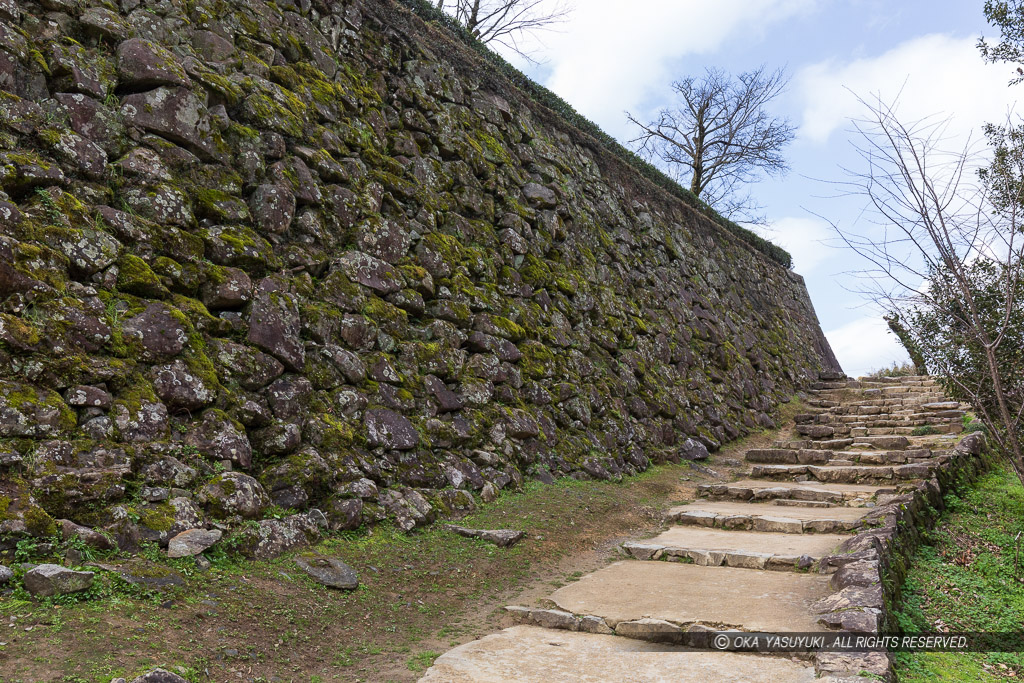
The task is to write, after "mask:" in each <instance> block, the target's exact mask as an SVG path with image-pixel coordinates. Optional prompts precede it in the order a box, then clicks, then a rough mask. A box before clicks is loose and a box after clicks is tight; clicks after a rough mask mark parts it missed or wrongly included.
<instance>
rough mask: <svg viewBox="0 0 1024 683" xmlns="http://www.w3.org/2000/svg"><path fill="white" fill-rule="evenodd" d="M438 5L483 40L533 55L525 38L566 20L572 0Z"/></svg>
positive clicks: (460, 0)
mask: <svg viewBox="0 0 1024 683" xmlns="http://www.w3.org/2000/svg"><path fill="white" fill-rule="evenodd" d="M437 8H438V9H439V10H442V11H444V12H447V13H448V14H450V15H452V16H453V17H455V19H456V20H457V21H458V22H459V23H460V24H462V25H463V26H465V27H466V30H468V31H469V32H470V33H472V34H473V35H474V36H475V37H476V38H477V39H478V40H479V41H480V42H481V43H484V44H492V43H493V44H498V45H503V46H505V47H507V48H509V49H511V50H513V51H514V52H516V53H517V54H519V55H522V56H523V57H526V58H527V59H529V58H530V55H529V54H528V52H527V51H526V50H524V49H523V48H521V47H520V46H521V45H522V39H523V38H524V37H526V36H527V35H529V34H532V33H536V32H537V31H546V30H551V29H553V28H554V27H555V26H556V25H558V24H560V23H562V22H564V21H565V20H566V19H567V18H568V16H569V14H570V13H572V10H573V7H572V5H571V4H570V3H569V2H568V0H557V1H553V0H438V2H437Z"/></svg>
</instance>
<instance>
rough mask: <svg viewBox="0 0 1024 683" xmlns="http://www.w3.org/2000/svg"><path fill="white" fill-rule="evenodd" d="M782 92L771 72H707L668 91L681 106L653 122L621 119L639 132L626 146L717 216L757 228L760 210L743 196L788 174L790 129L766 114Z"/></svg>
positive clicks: (783, 80) (783, 81)
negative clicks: (685, 186)
mask: <svg viewBox="0 0 1024 683" xmlns="http://www.w3.org/2000/svg"><path fill="white" fill-rule="evenodd" d="M787 84H788V78H787V77H786V74H785V72H784V71H783V70H782V69H779V70H777V71H772V72H769V71H767V70H766V69H765V67H763V66H762V67H759V68H758V69H755V70H753V71H749V72H746V73H742V74H740V75H739V76H737V77H736V78H735V79H734V78H732V77H731V76H729V75H728V74H726V73H725V72H722V71H719V70H717V69H708V70H707V71H706V72H705V75H704V77H703V78H701V79H700V80H697V79H694V78H693V77H688V78H684V79H681V80H679V81H676V82H675V83H673V84H672V89H673V90H674V91H675V93H676V95H677V97H678V99H679V105H678V106H676V107H675V108H666V109H662V110H661V111H660V112H659V113H658V116H657V118H656V119H655V120H654V121H651V122H647V123H645V122H643V121H640V120H639V119H637V118H636V117H635V116H633V115H632V114H630V113H628V112H627V114H626V116H627V118H628V119H629V121H630V122H631V123H633V124H634V125H635V126H637V127H638V128H639V129H640V134H639V135H638V136H637V137H636V138H634V139H633V140H632V141H631V142H632V143H633V144H634V145H635V146H636V148H637V150H638V151H639V152H640V153H641V154H644V155H646V156H647V157H648V158H649V159H652V160H654V161H656V162H660V163H661V165H663V166H665V167H667V168H668V169H669V172H670V173H671V174H672V175H674V176H675V177H676V178H678V179H680V180H685V181H687V182H688V185H689V187H690V190H691V191H692V192H693V193H694V194H695V195H697V196H698V197H700V198H701V199H703V200H704V201H705V202H707V203H708V204H710V205H711V206H713V207H714V208H715V209H717V210H718V211H719V213H721V214H723V215H724V216H726V217H729V218H733V219H735V220H744V221H747V222H763V217H757V216H754V215H752V212H754V211H756V210H757V209H758V208H759V207H758V206H757V205H756V203H754V201H753V199H752V197H751V195H750V193H749V192H748V191H746V190H745V189H744V188H745V186H747V185H749V184H751V183H753V182H756V181H757V180H759V179H760V178H761V177H762V175H763V174H766V175H780V174H783V173H785V172H786V171H788V170H789V166H788V164H787V163H786V160H785V158H784V157H783V156H782V149H783V148H784V147H785V146H786V145H788V144H789V143H790V142H792V140H793V137H794V135H795V130H796V129H795V128H794V126H792V125H791V124H790V123H789V121H788V120H786V119H784V118H777V117H772V116H771V115H769V114H768V113H767V111H766V110H765V108H766V107H767V106H768V104H769V103H770V102H771V101H772V100H774V99H775V98H776V97H778V96H779V95H780V94H781V93H782V92H783V91H784V90H785V88H786V85H787ZM758 218H760V220H756V219H758ZM752 219H755V220H752Z"/></svg>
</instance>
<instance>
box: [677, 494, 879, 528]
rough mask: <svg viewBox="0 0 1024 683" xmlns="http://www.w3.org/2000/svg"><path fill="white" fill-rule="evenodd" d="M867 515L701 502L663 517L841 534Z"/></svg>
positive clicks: (707, 524)
mask: <svg viewBox="0 0 1024 683" xmlns="http://www.w3.org/2000/svg"><path fill="white" fill-rule="evenodd" d="M868 512H870V508H860V507H834V508H827V509H822V508H811V507H787V508H785V509H781V508H780V507H779V506H774V505H765V504H762V503H733V502H711V501H709V502H703V501H702V502H697V503H690V504H689V505H680V506H678V507H674V508H671V509H670V510H669V511H668V514H667V515H666V516H665V522H666V523H668V524H685V525H691V526H702V527H713V528H718V529H737V530H751V531H759V532H771V533H783V534H802V533H844V532H847V531H852V530H854V529H856V528H858V527H859V526H860V521H861V519H862V518H863V517H864V516H865V515H866V514H867V513H868Z"/></svg>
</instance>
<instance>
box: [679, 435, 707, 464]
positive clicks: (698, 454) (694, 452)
mask: <svg viewBox="0 0 1024 683" xmlns="http://www.w3.org/2000/svg"><path fill="white" fill-rule="evenodd" d="M679 457H681V458H682V459H683V460H707V459H708V457H709V454H708V447H707V446H705V445H704V444H702V443H701V442H700V441H697V440H696V439H687V440H686V441H684V442H683V446H682V448H680V449H679Z"/></svg>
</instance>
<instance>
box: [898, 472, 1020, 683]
mask: <svg viewBox="0 0 1024 683" xmlns="http://www.w3.org/2000/svg"><path fill="white" fill-rule="evenodd" d="M946 502H947V505H948V508H947V512H946V513H945V514H944V515H943V518H942V520H941V522H940V523H939V524H938V525H937V526H936V529H935V530H934V531H933V532H931V534H930V535H929V539H928V540H929V545H925V546H922V547H921V549H920V550H919V552H918V553H917V555H916V556H915V557H914V558H913V560H912V562H911V570H910V572H909V574H908V576H907V581H906V584H905V586H904V592H903V602H902V604H901V605H900V608H899V611H898V612H897V613H896V616H897V619H898V621H899V625H900V627H901V628H902V629H903V630H905V631H942V632H950V633H957V632H960V633H1015V632H1019V631H1020V625H1021V623H1022V622H1024V566H1021V567H1018V566H1017V559H1016V547H1017V543H1016V541H1015V538H1016V536H1017V534H1018V533H1019V532H1020V531H1022V530H1024V487H1022V486H1021V484H1020V481H1019V480H1018V479H1017V477H1016V476H1015V475H1014V474H1013V472H1012V471H1011V470H1010V469H1009V468H1006V467H1003V468H1000V469H997V470H994V471H992V472H990V473H989V474H987V475H985V476H984V477H982V479H981V480H979V482H978V484H977V485H976V486H975V487H974V488H972V489H971V490H970V491H968V492H966V493H965V494H963V496H962V497H957V496H948V497H947V498H946ZM1021 563H1022V565H1024V557H1022V558H1021ZM896 670H897V673H898V674H899V679H900V681H901V682H904V683H905V682H908V681H914V682H917V681H995V680H1006V679H1019V678H1021V677H1022V675H1024V653H999V652H992V653H934V652H914V653H898V654H897V655H896Z"/></svg>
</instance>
